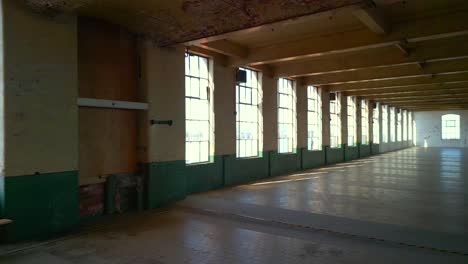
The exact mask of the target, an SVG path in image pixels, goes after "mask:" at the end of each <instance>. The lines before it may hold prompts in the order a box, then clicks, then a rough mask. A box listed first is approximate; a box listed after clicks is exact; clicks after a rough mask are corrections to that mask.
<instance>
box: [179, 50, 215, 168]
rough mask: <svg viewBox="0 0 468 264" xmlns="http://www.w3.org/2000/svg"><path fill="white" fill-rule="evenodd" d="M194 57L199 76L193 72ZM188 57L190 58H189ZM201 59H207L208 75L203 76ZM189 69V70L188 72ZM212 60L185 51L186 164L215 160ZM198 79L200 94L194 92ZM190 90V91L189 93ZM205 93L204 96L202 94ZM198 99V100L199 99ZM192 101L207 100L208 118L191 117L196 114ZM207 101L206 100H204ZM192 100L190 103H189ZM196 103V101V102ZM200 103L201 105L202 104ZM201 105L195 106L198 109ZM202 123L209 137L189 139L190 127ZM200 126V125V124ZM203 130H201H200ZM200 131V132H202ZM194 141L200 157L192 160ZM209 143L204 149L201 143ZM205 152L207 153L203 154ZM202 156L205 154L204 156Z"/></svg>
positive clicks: (201, 101) (200, 101)
mask: <svg viewBox="0 0 468 264" xmlns="http://www.w3.org/2000/svg"><path fill="white" fill-rule="evenodd" d="M192 57H196V58H197V64H198V65H197V66H196V67H197V70H196V72H198V76H197V75H196V74H192V73H193V72H192V70H191V69H192V59H191V58H192ZM187 58H188V59H187ZM201 59H203V60H205V61H206V73H205V74H206V76H202V73H201V72H202V68H201V65H200V64H201V63H200V61H201ZM187 60H188V65H187ZM187 70H188V71H189V72H187ZM212 72H213V71H212V61H211V59H210V58H209V57H206V56H202V55H199V54H194V53H190V52H186V53H185V75H184V78H185V94H184V100H185V104H184V106H185V164H186V165H196V164H203V163H212V162H214V160H213V153H214V129H213V122H214V118H213V115H214V113H213V103H212V98H213V81H212ZM194 79H196V80H197V81H194V83H197V82H198V85H199V89H198V96H196V95H194V94H192V92H193V90H192V87H191V86H192V84H193V83H192V80H194ZM187 80H190V81H189V83H190V86H189V87H188V86H187V85H188V82H187ZM202 80H203V82H206V84H207V86H206V91H203V88H202V87H201V86H202ZM188 91H189V93H188ZM202 95H203V96H202ZM204 97H206V98H204ZM197 100H198V101H197ZM192 101H193V103H195V102H197V103H199V104H200V105H201V104H204V103H205V102H206V108H207V111H208V113H206V118H205V119H197V118H191V117H192V116H195V114H194V112H196V111H192V109H191V106H192ZM203 101H205V102H203ZM188 102H190V103H188ZM195 104H196V103H195ZM200 105H199V106H200ZM198 108H199V107H197V108H195V109H198ZM197 122H198V123H202V122H206V123H207V124H206V126H205V127H204V128H203V130H206V131H205V133H207V137H208V138H207V139H206V140H189V139H188V137H189V136H188V135H189V127H190V126H192V125H193V126H194V127H197V125H196V123H197ZM198 128H200V126H198ZM200 131H201V130H200ZM200 131H199V132H200ZM191 143H192V144H193V143H198V145H199V146H198V157H199V158H198V159H196V160H193V161H191V160H190V159H189V157H190V156H189V155H190V151H189V149H190V147H189V146H190V144H191ZM202 143H203V144H205V143H206V144H207V145H206V149H205V150H202V147H201V144H202ZM202 151H203V152H206V153H203V154H205V155H203V154H202ZM202 156H205V157H204V158H202Z"/></svg>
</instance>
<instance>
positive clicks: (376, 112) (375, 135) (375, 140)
mask: <svg viewBox="0 0 468 264" xmlns="http://www.w3.org/2000/svg"><path fill="white" fill-rule="evenodd" d="M374 104H375V108H372V144H380V123H379V119H380V103H377V102H374Z"/></svg>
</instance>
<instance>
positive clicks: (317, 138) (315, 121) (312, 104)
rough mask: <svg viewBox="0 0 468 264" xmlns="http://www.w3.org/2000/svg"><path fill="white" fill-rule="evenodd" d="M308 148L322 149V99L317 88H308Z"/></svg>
mask: <svg viewBox="0 0 468 264" xmlns="http://www.w3.org/2000/svg"><path fill="white" fill-rule="evenodd" d="M307 148H308V150H320V149H322V98H321V95H320V90H319V89H318V88H317V87H315V86H308V87H307Z"/></svg>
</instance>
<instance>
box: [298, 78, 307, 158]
mask: <svg viewBox="0 0 468 264" xmlns="http://www.w3.org/2000/svg"><path fill="white" fill-rule="evenodd" d="M296 93H297V108H296V109H297V148H298V149H300V148H307V121H308V120H307V86H306V85H299V84H298V85H297V90H296Z"/></svg>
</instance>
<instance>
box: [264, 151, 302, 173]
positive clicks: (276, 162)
mask: <svg viewBox="0 0 468 264" xmlns="http://www.w3.org/2000/svg"><path fill="white" fill-rule="evenodd" d="M269 155H270V174H271V176H277V175H282V174H288V173H291V172H295V171H298V170H300V169H301V154H300V152H299V153H284V154H283V153H278V152H276V151H270V154H269Z"/></svg>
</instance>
